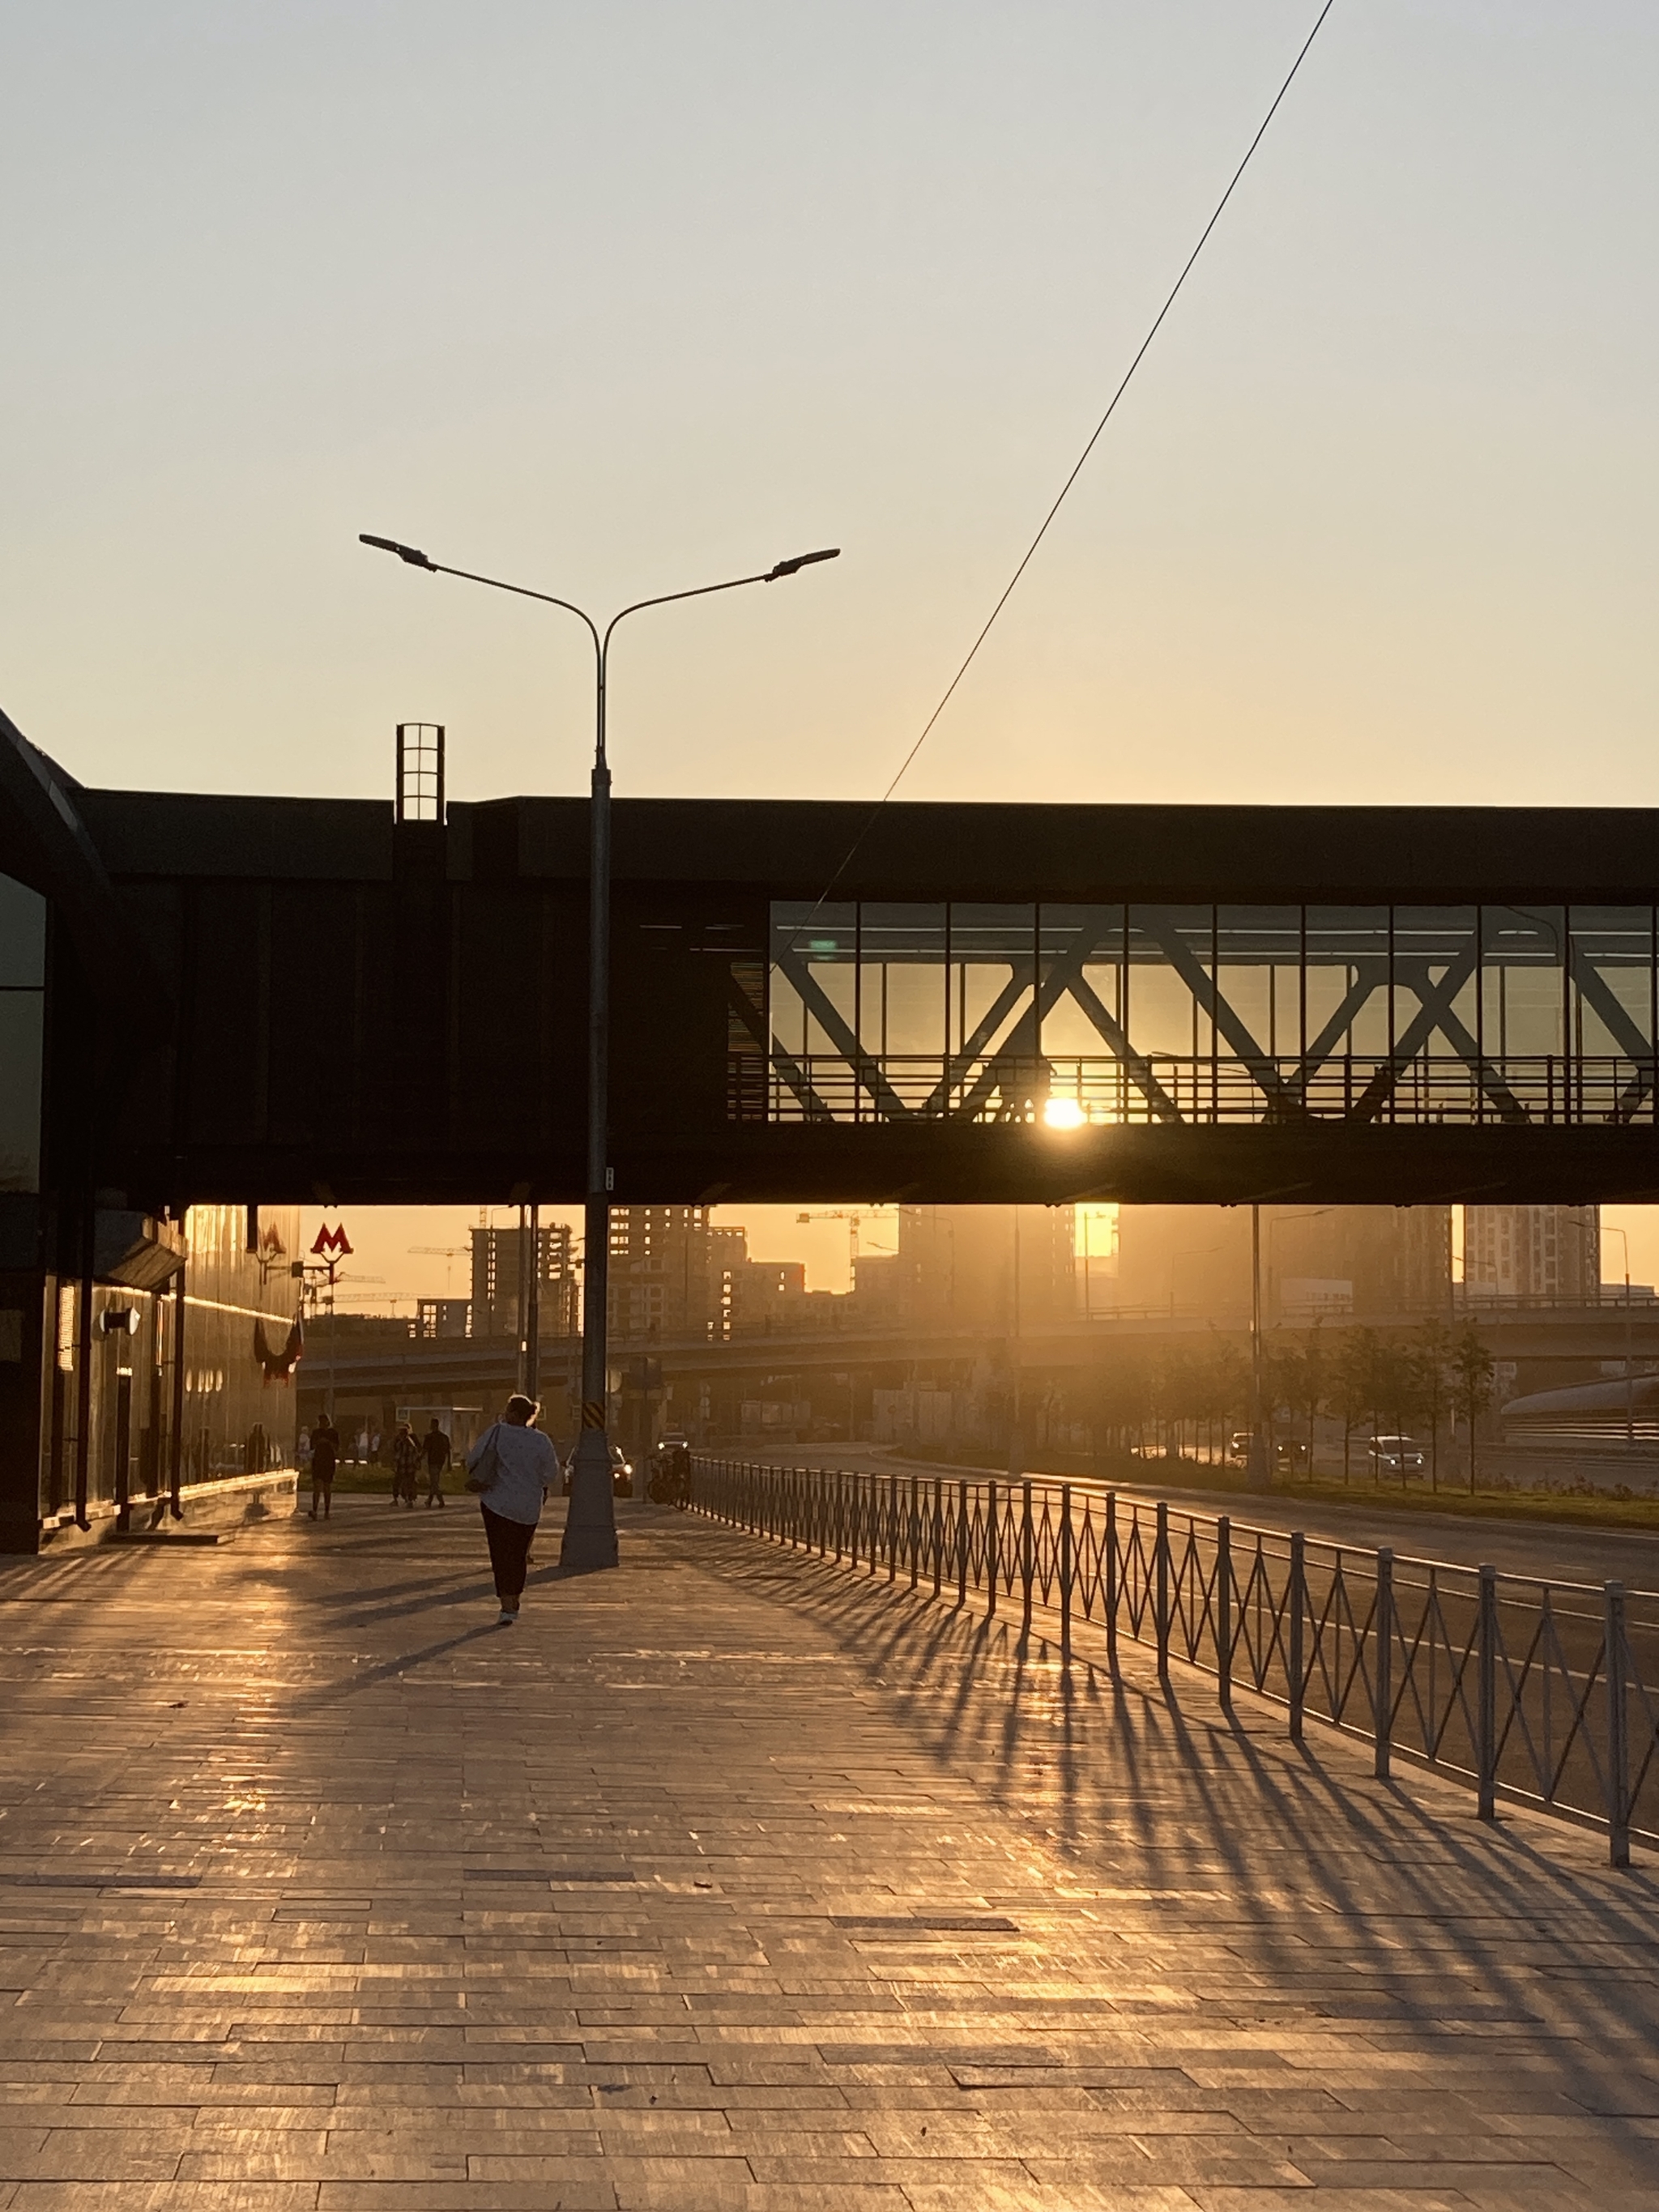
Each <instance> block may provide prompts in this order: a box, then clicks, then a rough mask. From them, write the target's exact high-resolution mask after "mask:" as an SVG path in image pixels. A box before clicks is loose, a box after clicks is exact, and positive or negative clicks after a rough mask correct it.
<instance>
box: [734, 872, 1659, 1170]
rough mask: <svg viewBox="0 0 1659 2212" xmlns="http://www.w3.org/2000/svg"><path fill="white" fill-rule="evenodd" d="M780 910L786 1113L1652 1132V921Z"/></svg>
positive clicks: (775, 1019) (1658, 1036)
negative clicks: (1642, 1128) (1295, 1120)
mask: <svg viewBox="0 0 1659 2212" xmlns="http://www.w3.org/2000/svg"><path fill="white" fill-rule="evenodd" d="M773 921H774V931H773V960H772V967H771V974H770V997H771V1038H772V1065H771V1075H770V1086H769V1094H768V1095H769V1098H770V1102H771V1103H770V1106H769V1109H768V1110H769V1111H770V1112H771V1113H772V1114H774V1115H778V1116H781V1117H782V1118H785V1119H790V1118H795V1117H796V1116H798V1115H805V1116H806V1117H808V1118H813V1117H821V1116H823V1115H829V1116H831V1117H834V1118H845V1119H852V1120H860V1119H874V1120H891V1119H895V1118H902V1116H904V1115H910V1114H921V1115H945V1116H951V1117H955V1118H959V1119H965V1120H979V1121H998V1120H1006V1119H1022V1120H1036V1119H1039V1118H1041V1119H1047V1120H1051V1121H1054V1123H1055V1125H1056V1126H1075V1125H1076V1123H1077V1121H1079V1120H1082V1121H1094V1122H1114V1121H1181V1120H1190V1121H1198V1122H1200V1123H1202V1122H1212V1121H1229V1120H1232V1121H1260V1120H1264V1119H1268V1118H1274V1117H1283V1116H1284V1115H1293V1116H1294V1115H1303V1114H1307V1115H1313V1116H1315V1117H1316V1118H1318V1119H1322V1120H1332V1119H1342V1118H1356V1119H1358V1120H1362V1121H1395V1122H1402V1121H1405V1122H1409V1121H1474V1122H1479V1121H1490V1120H1498V1121H1540V1122H1551V1121H1561V1120H1571V1121H1583V1120H1610V1121H1628V1120H1631V1119H1633V1118H1636V1117H1638V1116H1642V1117H1644V1118H1647V1119H1649V1120H1652V1119H1655V1118H1659V1080H1656V1066H1655V1063H1656V1057H1659V1003H1656V1001H1659V981H1656V975H1659V959H1656V951H1659V929H1656V918H1655V913H1654V909H1653V908H1650V907H1628V908H1626V907H1606V908H1603V907H1583V908H1574V909H1573V910H1572V913H1571V915H1568V914H1567V912H1566V910H1565V909H1564V908H1560V907H1555V906H1536V907H1534V906H1513V907H1486V908H1476V907H1473V906H1457V907H1451V906H1447V907H1431V906H1405V907H1399V908H1387V907H1375V906H1370V907H1339V906H1310V907H1305V908H1304V907H1291V906H1279V907H1271V906H1266V905H1261V906H1223V907H1209V906H1174V905H1167V906H1166V905H1152V904H1146V905H1138V906H1119V905H1112V904H1100V905H1086V906H1085V905H1078V906H1072V905H1060V904H1058V903H1056V904H1053V905H1044V906H1042V907H1040V908H1039V907H1036V906H1032V905H1028V904H1018V905H1015V904H1006V905H981V904H976V903H972V902H961V903H953V904H951V905H949V906H944V905H939V904H932V905H922V904H904V905H899V904H875V903H872V904H867V905H864V906H862V907H854V906H853V905H852V904H842V905H840V906H837V907H833V908H829V907H826V908H811V907H808V906H806V905H805V904H802V905H795V906H787V905H781V906H779V907H777V908H775V909H774V917H773ZM1060 1101H1068V1102H1070V1103H1067V1104H1058V1103H1057V1102H1060Z"/></svg>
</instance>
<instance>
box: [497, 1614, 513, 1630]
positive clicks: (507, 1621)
mask: <svg viewBox="0 0 1659 2212" xmlns="http://www.w3.org/2000/svg"><path fill="white" fill-rule="evenodd" d="M518 1617H519V1616H518V1614H517V1613H502V1615H501V1619H500V1620H498V1621H497V1622H496V1623H495V1626H496V1627H497V1628H511V1627H512V1626H513V1622H514V1621H515V1620H517V1619H518Z"/></svg>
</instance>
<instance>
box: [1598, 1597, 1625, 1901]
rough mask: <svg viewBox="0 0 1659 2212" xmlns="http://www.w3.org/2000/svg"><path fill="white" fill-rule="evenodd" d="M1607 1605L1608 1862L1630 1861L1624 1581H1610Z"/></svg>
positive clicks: (1623, 1864) (1605, 1598) (1606, 1599)
mask: <svg viewBox="0 0 1659 2212" xmlns="http://www.w3.org/2000/svg"><path fill="white" fill-rule="evenodd" d="M1602 1596H1603V1601H1604V1605H1605V1609H1606V1625H1605V1630H1604V1634H1605V1638H1606V1647H1607V1864H1608V1865H1609V1866H1616V1867H1627V1866H1628V1865H1629V1864H1630V1708H1629V1704H1628V1701H1627V1699H1626V1686H1625V1684H1626V1677H1625V1585H1624V1584H1623V1583H1608V1584H1607V1587H1606V1589H1605V1590H1604V1591H1603V1593H1602Z"/></svg>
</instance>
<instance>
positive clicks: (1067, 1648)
mask: <svg viewBox="0 0 1659 2212" xmlns="http://www.w3.org/2000/svg"><path fill="white" fill-rule="evenodd" d="M1071 1663H1072V1486H1071V1484H1070V1483H1069V1482H1062V1483H1061V1484H1060V1665H1061V1666H1062V1667H1069V1666H1070V1665H1071Z"/></svg>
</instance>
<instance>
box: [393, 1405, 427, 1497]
mask: <svg viewBox="0 0 1659 2212" xmlns="http://www.w3.org/2000/svg"><path fill="white" fill-rule="evenodd" d="M420 1471H421V1442H420V1438H419V1437H417V1436H416V1433H415V1431H414V1430H413V1429H411V1428H410V1425H409V1423H408V1422H407V1421H399V1422H398V1432H397V1434H396V1435H395V1436H394V1437H392V1504H394V1505H406V1506H408V1508H409V1510H410V1512H411V1513H412V1512H413V1511H414V1510H415V1478H416V1475H417V1474H419V1473H420Z"/></svg>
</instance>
